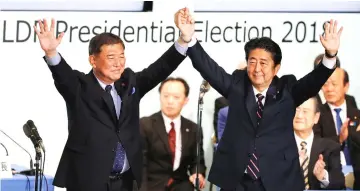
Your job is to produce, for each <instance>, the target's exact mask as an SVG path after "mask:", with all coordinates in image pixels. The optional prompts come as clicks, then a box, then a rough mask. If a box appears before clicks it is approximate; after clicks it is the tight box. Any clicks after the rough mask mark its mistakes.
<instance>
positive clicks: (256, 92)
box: [253, 86, 269, 98]
mask: <svg viewBox="0 0 360 191" xmlns="http://www.w3.org/2000/svg"><path fill="white" fill-rule="evenodd" d="M268 89H269V87H267V88H266V89H264V91H262V92H259V90H257V89H256V88H255V87H254V86H253V90H254V94H255V96H256V95H257V94H259V93H260V94H262V95H263V96H264V98H265V97H266V93H267V91H268Z"/></svg>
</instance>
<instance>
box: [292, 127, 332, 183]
mask: <svg viewBox="0 0 360 191" xmlns="http://www.w3.org/2000/svg"><path fill="white" fill-rule="evenodd" d="M294 134H295V140H296V145H297V147H298V151H301V148H302V147H301V142H303V141H305V142H306V147H305V149H306V155H307V156H308V157H309V160H310V156H311V148H312V144H313V141H314V133H313V132H311V134H310V135H309V136H308V137H307V138H306V139H302V138H300V137H299V136H298V135H297V134H296V133H294ZM299 159H300V157H299ZM312 160H318V158H316V159H312ZM300 161H301V160H300ZM300 165H301V164H300ZM313 170H314V169H311V171H310V170H309V171H308V173H313ZM320 183H321V184H320V186H321V188H326V187H327V186H329V184H330V182H329V173H328V172H327V170H326V169H325V178H324V180H320Z"/></svg>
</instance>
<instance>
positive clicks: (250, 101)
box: [245, 83, 257, 128]
mask: <svg viewBox="0 0 360 191" xmlns="http://www.w3.org/2000/svg"><path fill="white" fill-rule="evenodd" d="M247 92H248V93H247V95H246V98H245V102H246V109H247V111H248V114H249V116H250V119H251V122H252V124H253V127H254V128H256V127H257V118H256V109H257V105H256V100H255V94H254V90H253V87H252V85H251V83H249V84H248V85H247Z"/></svg>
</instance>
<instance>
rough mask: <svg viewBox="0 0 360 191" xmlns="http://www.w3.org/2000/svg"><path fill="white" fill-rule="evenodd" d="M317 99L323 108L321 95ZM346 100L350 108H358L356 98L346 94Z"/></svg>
mask: <svg viewBox="0 0 360 191" xmlns="http://www.w3.org/2000/svg"><path fill="white" fill-rule="evenodd" d="M316 99H317V102H318V105H319V107H321V105H322V100H321V98H320V95H319V94H317V95H316ZM345 100H346V105H349V106H351V107H354V108H357V105H356V101H355V97H354V96H352V95H349V94H345Z"/></svg>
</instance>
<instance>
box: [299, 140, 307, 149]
mask: <svg viewBox="0 0 360 191" xmlns="http://www.w3.org/2000/svg"><path fill="white" fill-rule="evenodd" d="M306 145H307V143H306V142H305V141H302V142H301V143H300V146H301V150H305V148H306Z"/></svg>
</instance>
